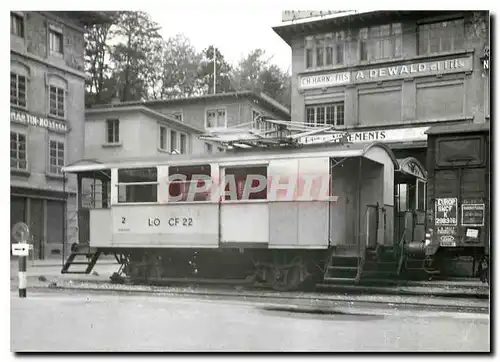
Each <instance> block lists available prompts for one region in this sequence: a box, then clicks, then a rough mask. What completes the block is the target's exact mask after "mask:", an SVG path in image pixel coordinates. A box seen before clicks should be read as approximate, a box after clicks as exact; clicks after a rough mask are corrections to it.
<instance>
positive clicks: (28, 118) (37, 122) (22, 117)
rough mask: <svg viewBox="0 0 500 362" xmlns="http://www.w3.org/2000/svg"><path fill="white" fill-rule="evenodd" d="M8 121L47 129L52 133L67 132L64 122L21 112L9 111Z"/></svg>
mask: <svg viewBox="0 0 500 362" xmlns="http://www.w3.org/2000/svg"><path fill="white" fill-rule="evenodd" d="M10 121H11V122H15V123H20V124H25V125H28V126H35V127H41V128H47V129H49V130H51V131H54V132H60V133H66V132H68V125H67V124H66V123H65V122H61V121H56V120H54V119H48V118H45V117H40V116H35V115H32V114H29V113H26V112H23V111H18V110H14V109H11V110H10Z"/></svg>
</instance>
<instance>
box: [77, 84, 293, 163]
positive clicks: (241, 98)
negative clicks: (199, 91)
mask: <svg viewBox="0 0 500 362" xmlns="http://www.w3.org/2000/svg"><path fill="white" fill-rule="evenodd" d="M259 117H269V118H271V119H279V120H285V121H288V120H290V112H289V110H288V109H287V108H286V107H285V106H283V105H281V104H279V103H278V102H277V101H275V100H273V99H272V98H270V97H269V96H267V95H265V94H262V93H260V94H257V93H253V92H236V93H220V94H212V95H206V96H200V97H190V98H179V99H168V100H152V101H144V102H121V103H114V104H107V105H96V106H94V107H92V108H89V109H87V110H86V122H85V156H86V158H95V159H98V160H106V159H110V158H129V157H138V156H141V157H144V156H148V155H154V154H161V153H172V152H176V153H181V154H200V153H205V152H208V153H212V152H216V151H223V149H222V148H221V147H220V146H219V145H216V144H213V143H210V142H205V141H202V140H200V139H199V136H200V135H201V134H202V133H205V132H207V131H210V130H220V129H225V128H229V127H234V126H238V125H248V126H250V125H253V126H255V127H258V126H262V125H263V124H262V123H259V125H257V123H258V119H259ZM264 125H265V123H264Z"/></svg>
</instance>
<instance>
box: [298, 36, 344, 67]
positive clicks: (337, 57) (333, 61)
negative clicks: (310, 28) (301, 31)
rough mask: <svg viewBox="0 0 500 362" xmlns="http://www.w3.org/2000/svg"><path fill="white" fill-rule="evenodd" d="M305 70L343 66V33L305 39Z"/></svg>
mask: <svg viewBox="0 0 500 362" xmlns="http://www.w3.org/2000/svg"><path fill="white" fill-rule="evenodd" d="M305 48H306V60H305V62H306V68H313V67H318V68H321V67H324V66H331V65H340V64H344V53H345V51H344V49H345V34H344V32H343V31H340V32H336V33H329V34H322V35H318V36H315V37H306V44H305Z"/></svg>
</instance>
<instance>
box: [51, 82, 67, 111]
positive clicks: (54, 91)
mask: <svg viewBox="0 0 500 362" xmlns="http://www.w3.org/2000/svg"><path fill="white" fill-rule="evenodd" d="M49 114H50V115H51V116H56V117H61V118H64V89H63V88H60V87H56V86H53V85H51V86H50V87H49Z"/></svg>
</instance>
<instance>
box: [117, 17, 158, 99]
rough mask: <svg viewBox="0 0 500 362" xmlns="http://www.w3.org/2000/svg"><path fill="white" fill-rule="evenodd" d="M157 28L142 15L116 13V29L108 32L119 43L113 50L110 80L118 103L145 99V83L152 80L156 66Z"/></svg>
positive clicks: (146, 93) (146, 92)
mask: <svg viewBox="0 0 500 362" xmlns="http://www.w3.org/2000/svg"><path fill="white" fill-rule="evenodd" d="M159 31H160V26H158V24H157V23H155V22H154V21H152V20H151V18H150V16H149V15H148V14H147V13H145V12H142V11H123V12H120V13H119V16H118V21H117V24H116V27H114V28H113V29H111V33H112V36H113V37H114V38H115V40H118V43H117V44H116V45H114V46H113V47H112V52H111V60H112V62H113V77H114V78H115V79H116V84H117V87H118V90H119V96H120V100H122V101H131V100H140V99H144V98H147V97H148V95H149V89H148V81H151V79H154V74H155V72H156V69H155V67H157V66H158V63H157V62H156V61H157V58H156V57H155V54H157V53H155V51H157V50H158V47H159V44H160V43H159V42H160V40H161V36H160V34H159Z"/></svg>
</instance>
